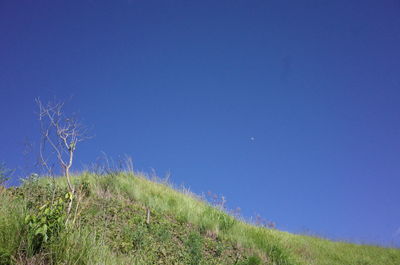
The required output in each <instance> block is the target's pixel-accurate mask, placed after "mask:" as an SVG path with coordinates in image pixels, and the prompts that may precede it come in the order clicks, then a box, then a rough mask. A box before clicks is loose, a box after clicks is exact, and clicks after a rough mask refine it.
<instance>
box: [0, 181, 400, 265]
mask: <svg viewBox="0 0 400 265" xmlns="http://www.w3.org/2000/svg"><path fill="white" fill-rule="evenodd" d="M74 182H75V185H76V186H77V187H79V189H78V190H79V193H78V194H77V196H78V197H80V199H79V200H78V197H76V198H75V200H74V206H73V216H72V217H71V218H70V219H73V218H75V222H74V223H73V222H72V221H69V223H67V225H66V226H65V227H64V226H63V225H61V226H60V227H59V226H54V227H57V229H56V230H54V229H53V230H52V232H51V233H50V232H48V234H49V239H48V240H47V241H46V242H44V241H43V240H42V237H40V236H41V234H40V233H39V236H38V235H34V234H35V233H36V232H35V231H37V230H38V229H37V227H38V226H32V227H34V228H32V227H29V225H28V224H27V223H26V221H25V220H26V216H27V215H29V216H40V217H41V218H42V216H43V212H44V210H43V209H46V208H49V209H52V208H51V207H52V206H51V205H53V204H51V201H54V198H64V195H65V193H66V181H65V179H63V178H57V179H55V180H53V179H51V178H41V179H39V180H34V181H30V182H27V183H26V184H24V185H23V186H22V187H20V188H17V189H8V190H6V191H5V190H2V191H0V199H1V203H0V239H1V240H0V265H1V264H242V265H245V264H277V265H278V264H279V265H297V264H298V265H309V264H316V265H317V264H318V265H325V264H326V265H335V264H348V265H379V264H382V265H398V264H400V250H398V249H391V248H382V247H376V246H367V245H356V244H349V243H344V242H333V241H329V240H325V239H320V238H316V237H311V236H303V235H294V234H290V233H287V232H282V231H278V230H274V229H266V228H263V227H257V226H253V225H250V224H248V223H246V222H244V221H242V220H240V219H237V218H234V217H233V216H231V215H229V214H227V213H226V212H224V211H221V210H220V209H219V208H217V207H214V206H212V205H210V204H209V203H207V202H205V201H204V200H202V199H201V198H199V197H198V196H196V195H194V194H192V193H191V192H189V191H187V190H183V189H181V190H177V189H174V188H172V187H171V185H169V184H166V183H160V182H157V181H150V180H149V179H147V178H146V177H144V176H141V175H139V174H132V173H117V174H108V175H96V174H92V173H83V174H81V175H79V176H77V177H75V178H74ZM63 200H65V199H63ZM77 201H79V205H77V204H76V203H77ZM46 203H47V204H46ZM41 206H42V207H41ZM40 207H41V209H42V210H40ZM148 209H149V210H150V213H151V214H150V223H147V222H146V215H147V210H148ZM41 211H42V212H41ZM46 214H47V215H46V216H47V217H46V218H47V219H46V220H45V223H46V227H47V225H48V227H52V224H53V223H51V222H53V221H52V220H61V219H57V218H58V217H60V216H58V215H57V216H52V214H53V211H50V210H48V211H47V212H46ZM55 214H57V213H56V212H54V214H53V215H55ZM61 217H63V216H61ZM61 217H60V218H61ZM64 217H65V216H64ZM64 217H63V218H64ZM41 222H42V221H41ZM40 224H42V223H40ZM62 224H63V222H62ZM32 229H36V230H34V231H33V232H32ZM40 231H42V230H40ZM3 239H4V240H3ZM35 240H36V241H38V240H39V241H40V240H42V241H40V244H39V246H40V247H37V242H36V248H34V246H33V244H34V243H35Z"/></svg>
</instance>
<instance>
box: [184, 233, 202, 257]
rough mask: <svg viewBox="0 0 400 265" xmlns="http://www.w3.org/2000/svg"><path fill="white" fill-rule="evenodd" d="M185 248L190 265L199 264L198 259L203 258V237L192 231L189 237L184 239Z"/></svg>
mask: <svg viewBox="0 0 400 265" xmlns="http://www.w3.org/2000/svg"><path fill="white" fill-rule="evenodd" d="M186 248H187V249H188V253H189V261H188V264H190V265H197V264H200V261H201V260H202V258H203V253H202V252H203V238H202V237H201V236H200V234H198V233H196V232H192V233H190V235H189V238H188V239H187V241H186Z"/></svg>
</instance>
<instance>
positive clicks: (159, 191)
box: [0, 172, 400, 265]
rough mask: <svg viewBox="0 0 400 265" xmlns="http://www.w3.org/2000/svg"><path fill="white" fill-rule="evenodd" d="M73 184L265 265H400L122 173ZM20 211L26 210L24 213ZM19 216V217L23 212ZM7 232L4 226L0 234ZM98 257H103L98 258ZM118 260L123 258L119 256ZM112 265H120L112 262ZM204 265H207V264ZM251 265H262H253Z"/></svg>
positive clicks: (377, 252) (394, 256)
mask: <svg viewBox="0 0 400 265" xmlns="http://www.w3.org/2000/svg"><path fill="white" fill-rule="evenodd" d="M53 181H54V180H53V179H52V178H41V179H40V180H39V185H41V186H45V185H51V183H52V182H53ZM55 181H56V183H57V185H59V186H61V187H63V186H64V187H65V186H66V181H65V179H64V178H56V179H55ZM74 182H75V183H81V182H87V183H89V185H90V189H91V192H92V193H93V194H97V195H99V196H100V197H102V196H103V197H113V198H117V199H120V200H127V201H132V202H140V203H141V204H142V205H144V206H145V207H147V208H148V209H150V210H151V213H152V214H153V213H157V214H158V215H160V216H165V218H168V217H173V218H174V219H175V220H177V221H178V222H179V223H180V224H190V225H193V229H194V230H198V232H199V233H200V234H203V235H211V237H217V238H219V239H221V240H226V242H235V244H236V245H237V247H238V249H246V250H250V251H251V252H252V253H255V255H257V256H258V257H260V260H261V261H262V264H264V263H266V264H288V265H289V264H299V265H309V264H310V265H311V264H315V265H325V264H326V265H335V264H346V265H347V264H348V265H379V264H382V265H399V264H400V250H399V249H394V248H383V247H377V246H368V245H357V244H350V243H345V242H334V241H329V240H326V239H321V238H317V237H312V236H305V235H295V234H291V233H287V232H282V231H279V230H275V229H267V228H264V227H257V226H254V225H251V224H249V223H246V222H244V221H243V220H240V219H237V218H235V217H233V216H231V215H229V214H228V213H226V212H225V211H222V210H221V209H219V208H218V207H214V206H212V205H210V204H209V203H207V202H206V201H204V200H202V199H201V198H200V197H198V196H196V195H194V194H192V193H191V192H190V191H188V190H185V189H175V188H173V187H172V186H171V185H170V184H167V183H162V182H160V181H153V180H149V179H148V178H146V177H145V176H143V175H141V174H137V173H130V172H119V173H115V174H108V175H96V174H92V173H89V172H87V173H82V174H80V175H79V176H76V177H74ZM14 204H15V207H16V209H19V208H18V207H20V206H18V203H14ZM1 207H2V206H1V205H0V211H2V212H1V213H2V214H4V213H5V212H6V211H9V210H6V209H5V208H7V207H3V208H4V209H2V208H1ZM19 211H23V210H21V209H20V210H19ZM16 212H17V213H18V211H16ZM7 214H8V213H7ZM12 216H13V214H11V215H10V217H3V219H4V218H9V219H10V218H11V219H12V218H13V217H12ZM0 218H2V217H0ZM3 219H0V220H1V221H0V222H3V223H7V224H8V225H10V221H9V220H8V221H3ZM17 223H18V222H17ZM4 226H5V225H4V224H2V223H0V233H1V230H2V229H3V228H4ZM85 229H87V228H85ZM15 230H17V229H15ZM85 233H87V234H88V236H87V237H85V238H86V239H87V238H89V239H90V238H91V237H90V236H89V235H91V233H90V231H87V230H85ZM0 235H1V234H0ZM69 236H71V235H69ZM89 243H90V244H92V245H96V244H99V243H95V242H94V241H90V240H89V242H88V244H89ZM0 244H1V243H0ZM0 246H1V245H0ZM3 248H4V247H3ZM103 248H104V246H103V245H101V244H100V245H99V246H96V248H94V247H93V249H97V250H98V251H100V250H99V249H103ZM10 249H11V247H10ZM88 251H90V249H88ZM107 251H108V250H107ZM107 251H106V250H104V251H103V252H102V253H106V252H107ZM100 252H101V251H100ZM107 253H108V252H107ZM94 256H96V255H94ZM100 256H101V255H100ZM96 257H99V255H97V256H96ZM107 257H109V258H110V257H113V255H111V254H108V255H107ZM114 258H115V259H117V258H121V257H120V256H119V257H116V256H114ZM204 262H205V263H204ZM93 264H96V263H93ZM108 264H116V263H114V261H113V262H111V261H109V263H108ZM202 264H208V263H207V261H203V263H202ZM248 264H260V263H251V262H250V263H248Z"/></svg>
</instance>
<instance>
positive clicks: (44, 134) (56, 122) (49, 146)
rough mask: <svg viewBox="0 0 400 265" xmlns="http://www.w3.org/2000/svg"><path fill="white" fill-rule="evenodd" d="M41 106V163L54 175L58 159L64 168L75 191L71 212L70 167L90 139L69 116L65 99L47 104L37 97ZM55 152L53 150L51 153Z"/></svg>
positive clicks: (39, 106) (83, 129) (75, 120)
mask: <svg viewBox="0 0 400 265" xmlns="http://www.w3.org/2000/svg"><path fill="white" fill-rule="evenodd" d="M35 101H36V104H37V105H38V108H39V113H38V115H39V121H40V130H41V144H40V147H39V162H40V164H41V165H42V167H43V168H45V169H46V170H47V172H48V173H49V174H50V175H53V174H54V168H55V165H54V163H53V162H54V160H52V156H54V155H55V157H56V162H58V164H59V166H60V168H61V169H62V171H63V174H64V176H65V177H66V179H67V184H68V189H69V192H70V193H71V199H70V205H69V207H68V213H69V212H70V210H71V206H72V195H73V194H74V192H75V187H74V185H73V183H72V181H71V176H70V169H71V167H72V163H73V161H74V154H75V151H76V147H77V145H78V143H79V142H81V141H83V140H85V139H87V138H88V137H87V136H86V129H85V128H83V127H82V126H81V125H80V124H79V122H78V121H77V119H75V118H74V117H73V116H65V114H64V112H63V107H64V103H63V102H49V103H47V104H43V103H42V102H41V101H40V99H39V98H37V99H35ZM49 151H51V152H49Z"/></svg>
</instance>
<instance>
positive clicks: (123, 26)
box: [0, 0, 400, 245]
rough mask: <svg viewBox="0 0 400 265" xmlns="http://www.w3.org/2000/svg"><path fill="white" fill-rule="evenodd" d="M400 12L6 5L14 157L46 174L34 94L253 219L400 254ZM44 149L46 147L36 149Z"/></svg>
mask: <svg viewBox="0 0 400 265" xmlns="http://www.w3.org/2000/svg"><path fill="white" fill-rule="evenodd" d="M399 12H400V3H399V1H396V0H385V1H362V2H361V1H322V0H318V1H237V0H234V1H233V0H230V1H134V0H131V1H128V0H126V1H123V0H121V1H97V0H90V1H89V0H83V1H82V0H81V1H50V0H48V1H47V0H43V1H11V0H10V1H7V0H5V1H1V2H0V36H1V41H0V58H1V59H0V117H1V121H2V123H1V129H0V137H1V139H2V143H1V148H0V160H2V161H4V162H5V163H6V164H7V165H8V166H9V167H12V168H17V169H18V170H17V172H16V174H15V175H14V179H13V180H12V183H15V182H16V179H17V178H18V177H20V175H22V174H23V173H22V172H26V171H29V170H31V164H32V160H33V159H32V157H34V154H33V153H31V154H30V158H28V159H26V158H24V156H23V150H24V142H25V141H26V140H28V141H30V142H33V143H36V145H37V138H38V134H39V132H38V124H37V117H36V116H35V104H34V98H35V97H41V99H42V100H43V101H46V100H48V99H51V98H53V97H57V98H59V99H62V100H65V101H67V102H68V105H67V110H69V111H71V112H78V113H79V116H80V117H81V118H82V119H83V121H84V123H85V124H87V125H89V126H91V127H92V131H93V134H94V135H95V137H94V138H93V139H91V140H89V141H86V142H83V143H82V144H81V145H80V146H79V150H78V151H77V160H76V161H75V164H74V166H75V169H76V170H79V169H81V168H82V167H83V166H84V165H85V164H89V163H91V162H94V161H95V160H96V159H97V158H98V157H99V156H101V153H102V152H105V153H106V154H107V155H109V156H111V157H118V156H123V155H124V154H127V155H130V156H132V157H133V160H134V165H135V168H136V169H137V170H141V171H146V172H149V171H150V170H151V169H152V168H154V169H155V170H156V171H157V172H158V174H159V175H161V176H163V175H164V174H165V173H166V172H168V171H169V172H171V174H172V175H171V180H172V181H173V182H174V183H175V184H178V185H179V184H182V183H183V184H185V185H186V186H188V187H190V189H191V190H193V191H194V192H196V193H199V194H200V193H202V192H207V191H209V190H210V191H213V192H215V193H218V194H223V195H224V196H225V197H226V198H227V200H228V205H229V207H231V208H235V207H241V208H242V213H243V215H245V216H246V217H249V216H254V215H256V214H260V215H261V216H263V217H264V218H266V219H269V220H272V221H275V222H276V223H277V225H278V228H280V229H283V230H287V231H291V232H297V233H302V232H305V231H311V232H312V233H316V234H319V235H323V236H327V237H330V238H333V239H344V240H350V241H354V242H367V243H376V244H385V245H391V244H396V245H399V244H400V233H399V232H398V231H400V230H399V228H400V211H399V203H400V195H399V194H400V193H399V185H400V178H399V175H400V138H399V136H400V116H399V114H400V104H399V100H400V49H399V47H400V16H399V15H398V14H399ZM35 141H36V142H35Z"/></svg>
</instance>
